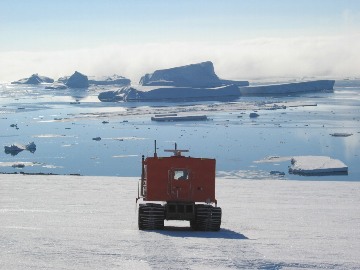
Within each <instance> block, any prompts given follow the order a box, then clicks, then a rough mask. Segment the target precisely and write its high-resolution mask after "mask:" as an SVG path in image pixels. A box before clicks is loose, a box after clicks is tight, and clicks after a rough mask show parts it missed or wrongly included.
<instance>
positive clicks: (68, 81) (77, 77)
mask: <svg viewBox="0 0 360 270" xmlns="http://www.w3.org/2000/svg"><path fill="white" fill-rule="evenodd" d="M58 82H60V83H63V84H65V85H66V86H67V87H69V88H88V87H89V79H88V77H87V76H86V75H84V74H82V73H80V72H78V71H75V73H74V74H73V75H71V76H70V77H69V76H65V77H61V78H59V79H58Z"/></svg>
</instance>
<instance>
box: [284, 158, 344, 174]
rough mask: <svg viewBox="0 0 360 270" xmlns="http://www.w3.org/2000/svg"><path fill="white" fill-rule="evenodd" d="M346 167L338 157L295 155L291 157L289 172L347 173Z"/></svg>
mask: <svg viewBox="0 0 360 270" xmlns="http://www.w3.org/2000/svg"><path fill="white" fill-rule="evenodd" d="M347 171H348V167H347V166H346V165H345V164H344V163H343V162H342V161H340V160H338V159H332V158H330V157H327V156H296V157H293V158H292V159H291V167H290V168H289V172H291V173H297V174H311V175H314V174H315V175H316V174H332V173H347Z"/></svg>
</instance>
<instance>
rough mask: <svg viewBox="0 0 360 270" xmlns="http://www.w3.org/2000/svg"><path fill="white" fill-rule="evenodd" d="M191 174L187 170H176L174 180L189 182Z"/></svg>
mask: <svg viewBox="0 0 360 270" xmlns="http://www.w3.org/2000/svg"><path fill="white" fill-rule="evenodd" d="M188 179H189V173H188V171H187V170H175V171H174V180H188Z"/></svg>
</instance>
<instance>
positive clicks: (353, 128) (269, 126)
mask: <svg viewBox="0 0 360 270" xmlns="http://www.w3.org/2000/svg"><path fill="white" fill-rule="evenodd" d="M359 86H360V84H358V85H355V86H354V84H353V85H352V86H351V88H349V87H343V86H340V87H338V88H337V89H335V91H334V93H316V95H314V94H305V95H301V96H280V97H241V98H240V99H239V100H238V101H237V102H233V103H231V104H227V107H226V109H224V110H221V107H220V109H217V110H215V109H214V110H211V108H215V107H212V106H214V103H212V102H209V101H207V102H193V103H190V102H188V103H184V102H173V103H101V102H99V101H98V99H97V94H98V92H99V91H100V90H101V89H100V90H99V89H89V90H81V91H78V92H71V91H70V90H45V89H43V88H41V87H25V86H15V85H9V86H8V85H7V86H6V87H5V88H6V89H4V86H3V87H2V88H1V89H0V96H1V99H0V111H1V113H0V125H1V127H2V134H1V136H0V145H1V147H4V146H6V145H11V144H14V143H19V142H20V143H21V142H24V141H33V140H35V143H36V145H37V150H36V153H33V154H31V153H30V152H28V151H22V152H20V153H18V154H17V155H16V156H11V155H6V154H5V153H4V152H2V154H0V162H1V163H2V164H8V166H1V168H0V171H1V172H15V171H16V172H19V171H23V172H28V173H38V172H41V173H58V174H73V173H79V174H82V175H119V176H139V175H140V173H141V172H140V162H141V155H143V154H144V155H152V154H153V152H154V149H153V140H155V139H156V140H157V142H158V148H159V150H158V153H159V155H163V154H164V155H168V154H166V153H163V152H162V150H163V149H169V148H172V147H173V144H174V142H177V143H178V145H179V147H181V148H185V149H189V150H190V153H189V154H190V155H191V156H198V157H213V158H216V159H217V170H218V172H219V175H222V176H226V177H236V178H240V179H245V178H246V179H299V180H324V179H326V180H349V181H356V180H359V179H360V168H359V166H358V164H360V158H359V154H358V153H360V133H359V132H360V100H359V99H358V98H351V97H359V93H360V87H359ZM74 101H78V102H76V103H73V102H74ZM269 101H270V102H281V103H285V104H286V102H299V104H301V103H308V104H311V103H314V104H317V106H310V107H287V108H286V109H278V110H263V109H261V108H260V107H259V108H260V109H259V110H257V113H258V114H259V115H260V116H259V117H258V118H256V119H251V118H250V117H249V113H250V112H252V111H253V110H250V109H244V110H240V109H234V110H230V111H229V110H228V108H230V107H231V106H237V105H238V104H252V105H253V106H254V107H256V104H262V103H264V102H269ZM194 105H196V106H197V110H198V111H199V112H200V113H201V114H206V115H207V116H208V118H210V119H211V120H210V121H204V122H170V123H157V122H151V120H150V117H151V116H152V113H154V112H156V111H161V110H162V109H163V108H170V109H168V111H171V108H175V107H176V108H181V109H183V110H184V111H189V112H190V113H191V111H192V109H193V108H194ZM220 105H221V103H220ZM245 107H246V106H245ZM245 107H244V108H245ZM18 108H24V109H21V110H19V109H18ZM204 108H205V109H206V110H204V111H202V110H203V109H204ZM224 108H225V107H224ZM246 108H251V107H246ZM110 114H111V115H112V116H111V117H110V116H109V115H110ZM12 124H16V126H17V127H18V129H15V128H13V127H10V125H12ZM332 133H352V134H353V135H351V136H349V137H333V136H331V135H330V134H332ZM96 137H100V138H101V140H99V141H95V140H93V138H96ZM294 155H326V156H330V157H332V158H335V159H339V160H341V161H343V162H344V163H345V164H346V165H348V167H349V174H348V175H336V176H325V177H323V176H318V177H316V176H312V177H304V176H297V175H291V174H289V173H288V166H289V165H290V162H289V160H288V159H287V158H284V159H279V160H278V161H277V162H256V161H259V160H263V159H264V158H266V157H269V156H278V157H291V156H294ZM14 163H16V164H20V163H23V164H25V166H24V167H22V168H21V167H16V168H15V167H12V166H11V165H10V164H14ZM26 164H38V166H28V165H26ZM270 172H279V173H282V172H283V173H285V175H284V176H282V175H281V174H270Z"/></svg>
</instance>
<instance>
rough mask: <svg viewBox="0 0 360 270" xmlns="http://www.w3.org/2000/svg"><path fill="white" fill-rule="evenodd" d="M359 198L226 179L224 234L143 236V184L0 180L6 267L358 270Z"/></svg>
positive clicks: (328, 189)
mask: <svg viewBox="0 0 360 270" xmlns="http://www.w3.org/2000/svg"><path fill="white" fill-rule="evenodd" d="M359 193H360V183H359V182H327V181H320V182H316V181H315V182H310V181H304V182H302V181H280V180H277V181H275V180H261V181H260V180H259V181H248V180H243V179H225V178H220V179H217V199H218V203H219V206H220V207H222V209H223V219H222V220H223V222H222V228H221V230H220V232H195V231H191V230H190V229H189V225H188V222H180V221H178V222H171V223H170V222H165V226H166V228H165V230H164V231H139V230H138V229H137V212H136V205H135V197H136V196H137V178H120V177H79V176H37V175H35V176H29V175H0V262H1V263H0V269H359V268H360V233H359V229H360V227H359V224H360V211H359V209H358V208H359V207H358V206H359V205H360V197H359Z"/></svg>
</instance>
